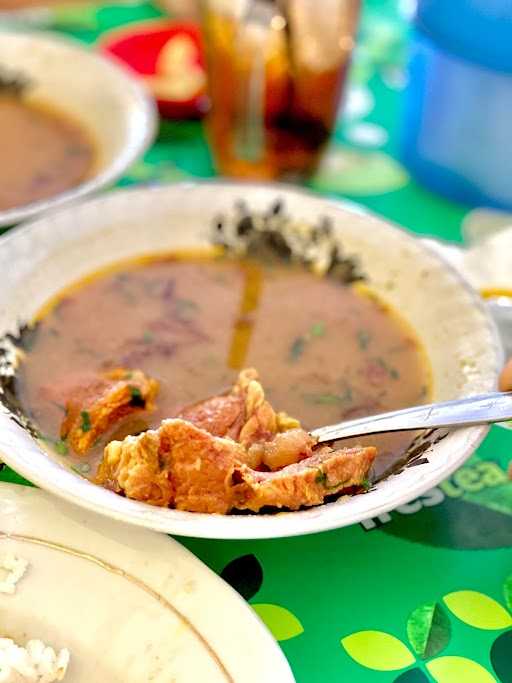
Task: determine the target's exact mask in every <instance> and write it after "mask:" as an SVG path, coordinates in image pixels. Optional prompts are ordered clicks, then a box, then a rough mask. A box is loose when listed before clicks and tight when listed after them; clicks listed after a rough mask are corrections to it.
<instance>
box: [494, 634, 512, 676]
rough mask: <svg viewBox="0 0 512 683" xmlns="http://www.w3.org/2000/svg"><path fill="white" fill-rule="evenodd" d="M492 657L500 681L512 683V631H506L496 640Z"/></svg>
mask: <svg viewBox="0 0 512 683" xmlns="http://www.w3.org/2000/svg"><path fill="white" fill-rule="evenodd" d="M490 656H491V663H492V667H493V669H494V672H495V674H496V676H498V680H499V681H501V683H512V631H505V632H504V633H502V634H501V635H499V636H498V637H497V638H496V640H495V641H494V643H493V644H492V647H491V655H490Z"/></svg>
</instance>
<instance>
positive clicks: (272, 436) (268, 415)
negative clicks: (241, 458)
mask: <svg viewBox="0 0 512 683" xmlns="http://www.w3.org/2000/svg"><path fill="white" fill-rule="evenodd" d="M178 417H180V418H183V419H184V420H188V421H189V422H192V423H193V424H195V425H196V426H197V427H200V428H201V429H205V430H206V431H208V432H210V434H213V435H214V436H228V437H230V438H231V439H233V440H234V441H237V442H238V443H240V444H241V445H242V446H243V447H244V448H245V453H246V455H245V462H246V464H247V465H249V466H250V467H254V468H255V467H259V466H261V465H262V464H263V465H265V466H266V467H268V468H269V469H276V468H277V467H283V466H284V465H288V464H290V463H292V462H297V461H298V460H300V459H301V458H304V457H307V456H308V455H311V447H312V445H313V441H312V440H311V438H310V437H309V435H307V432H305V431H303V430H301V429H300V422H299V421H298V420H295V419H294V418H292V417H290V416H289V415H287V414H286V413H283V412H281V413H276V412H275V410H274V409H273V408H272V406H271V405H270V403H269V402H268V401H267V400H266V398H265V392H264V390H263V387H262V386H261V383H260V382H259V380H258V373H257V372H256V370H254V369H253V368H248V369H246V370H242V372H241V373H240V374H239V376H238V380H237V382H236V384H235V385H234V387H233V388H232V389H231V391H230V392H229V393H228V394H225V395H222V396H214V397H213V398H209V399H207V400H206V401H201V402H199V403H196V404H195V405H193V406H190V407H188V408H185V409H184V410H182V411H181V412H180V413H179V415H178ZM288 431H290V432H292V431H293V432H294V434H293V436H292V434H291V433H290V436H289V437H284V433H285V432H288ZM281 435H283V436H281ZM299 440H300V442H301V443H300V444H299ZM273 441H275V443H273Z"/></svg>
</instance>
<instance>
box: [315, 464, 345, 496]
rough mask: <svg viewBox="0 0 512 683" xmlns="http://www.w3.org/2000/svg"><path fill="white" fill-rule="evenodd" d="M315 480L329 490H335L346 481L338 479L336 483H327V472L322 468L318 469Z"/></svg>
mask: <svg viewBox="0 0 512 683" xmlns="http://www.w3.org/2000/svg"><path fill="white" fill-rule="evenodd" d="M315 482H316V483H317V484H321V485H322V486H323V487H324V488H325V489H326V490H327V491H335V490H336V489H339V488H340V486H343V484H344V483H345V482H344V481H343V480H341V481H337V482H336V483H335V484H332V485H329V484H328V483H327V474H326V473H325V472H324V471H323V470H322V469H321V468H318V469H317V475H316V477H315Z"/></svg>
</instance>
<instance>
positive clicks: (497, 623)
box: [443, 591, 512, 630]
mask: <svg viewBox="0 0 512 683" xmlns="http://www.w3.org/2000/svg"><path fill="white" fill-rule="evenodd" d="M443 600H444V601H445V603H446V606H447V607H448V609H449V610H450V611H451V612H453V614H455V616H456V617H458V618H459V619H460V620H461V621H463V622H464V623H466V624H469V625H470V626H474V627H475V628H482V629H488V630H493V629H501V628H507V627H508V626H512V617H511V616H510V614H509V613H508V612H507V611H506V610H505V609H504V608H503V607H502V606H501V605H500V604H499V603H498V602H496V600H493V599H492V598H490V597H489V596H488V595H485V594H484V593H478V592H477V591H455V592H454V593H448V595H445V596H444V598H443Z"/></svg>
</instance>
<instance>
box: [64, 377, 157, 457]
mask: <svg viewBox="0 0 512 683" xmlns="http://www.w3.org/2000/svg"><path fill="white" fill-rule="evenodd" d="M157 392H158V382H157V381H156V380H154V379H151V378H149V377H146V375H145V374H144V373H143V372H141V371H140V370H125V369H123V368H116V369H115V370H111V371H109V372H105V373H102V374H101V375H98V376H97V377H96V378H95V379H92V380H91V381H89V382H88V383H86V384H84V385H82V386H79V387H77V388H75V389H74V390H72V391H71V392H70V394H71V398H69V400H67V402H66V415H65V417H64V420H63V422H62V425H61V430H60V434H61V438H62V439H66V440H67V442H68V444H69V446H70V447H71V448H72V449H73V450H74V451H75V452H76V453H78V454H79V455H84V454H85V453H87V451H88V450H89V449H90V448H91V446H92V445H93V444H94V442H95V441H96V440H97V439H98V438H99V437H100V436H101V435H102V434H104V433H105V432H106V431H107V430H108V429H109V428H110V427H111V426H112V425H113V424H114V423H115V422H117V421H118V420H120V419H121V418H124V417H126V416H127V415H131V414H133V413H138V412H141V411H151V410H153V409H154V401H155V397H156V394H157Z"/></svg>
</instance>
